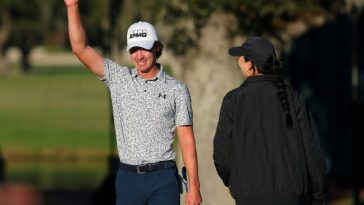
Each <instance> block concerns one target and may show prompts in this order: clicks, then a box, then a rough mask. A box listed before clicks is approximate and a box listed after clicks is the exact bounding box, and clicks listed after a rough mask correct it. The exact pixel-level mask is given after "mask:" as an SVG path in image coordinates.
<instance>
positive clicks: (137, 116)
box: [102, 59, 192, 165]
mask: <svg viewBox="0 0 364 205" xmlns="http://www.w3.org/2000/svg"><path fill="white" fill-rule="evenodd" d="M104 68H105V77H104V79H102V80H103V81H104V83H105V84H106V85H107V86H108V88H109V90H110V93H111V101H112V108H113V115H114V123H115V131H116V138H117V148H118V153H119V157H120V161H121V162H123V163H126V164H132V165H140V164H146V163H154V162H158V161H165V160H175V153H174V150H173V140H174V135H175V131H176V128H177V127H178V126H183V125H192V106H191V97H190V93H189V90H188V88H187V86H186V85H185V84H184V83H182V82H181V81H178V80H176V79H174V78H172V77H171V76H169V75H167V74H166V73H165V72H164V71H163V67H162V66H161V69H160V71H159V73H158V74H157V75H156V76H155V77H154V78H152V79H143V78H141V77H140V76H139V75H138V73H137V71H136V69H135V68H133V69H129V68H127V67H123V66H120V65H118V64H117V63H115V62H113V61H111V60H109V59H105V60H104Z"/></svg>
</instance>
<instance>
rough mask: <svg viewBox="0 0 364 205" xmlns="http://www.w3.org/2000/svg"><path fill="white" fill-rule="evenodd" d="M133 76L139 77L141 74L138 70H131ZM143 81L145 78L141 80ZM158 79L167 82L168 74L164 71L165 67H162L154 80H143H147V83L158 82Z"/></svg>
mask: <svg viewBox="0 0 364 205" xmlns="http://www.w3.org/2000/svg"><path fill="white" fill-rule="evenodd" d="M131 76H132V77H134V78H137V77H139V74H138V72H137V69H136V68H133V69H131ZM141 79H143V78H141ZM158 79H162V80H163V81H164V82H166V81H167V80H166V73H165V72H164V70H163V65H160V68H159V72H158V73H157V75H156V76H154V77H153V78H150V79H143V80H145V81H156V80H158Z"/></svg>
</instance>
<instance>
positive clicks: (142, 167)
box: [119, 160, 176, 174]
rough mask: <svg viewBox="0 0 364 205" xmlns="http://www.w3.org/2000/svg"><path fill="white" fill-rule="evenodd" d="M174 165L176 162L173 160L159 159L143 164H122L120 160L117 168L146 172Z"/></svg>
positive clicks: (139, 172)
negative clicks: (158, 160)
mask: <svg viewBox="0 0 364 205" xmlns="http://www.w3.org/2000/svg"><path fill="white" fill-rule="evenodd" d="M173 167H176V162H175V161H173V160H169V161H160V162H156V163H149V164H143V165H130V164H124V163H122V162H120V163H119V168H120V169H123V170H126V171H131V172H137V173H138V174H144V173H147V172H153V171H157V170H161V169H168V168H173Z"/></svg>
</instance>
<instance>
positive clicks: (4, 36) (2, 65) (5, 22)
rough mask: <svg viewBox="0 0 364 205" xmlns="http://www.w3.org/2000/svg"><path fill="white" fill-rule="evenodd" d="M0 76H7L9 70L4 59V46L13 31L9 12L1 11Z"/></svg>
mask: <svg viewBox="0 0 364 205" xmlns="http://www.w3.org/2000/svg"><path fill="white" fill-rule="evenodd" d="M0 25H1V27H0V75H6V74H7V73H8V71H9V70H8V69H7V66H6V62H5V60H6V59H5V58H4V56H3V55H4V45H5V43H6V41H7V40H8V38H9V35H10V31H11V18H10V14H9V12H8V11H7V10H2V11H0Z"/></svg>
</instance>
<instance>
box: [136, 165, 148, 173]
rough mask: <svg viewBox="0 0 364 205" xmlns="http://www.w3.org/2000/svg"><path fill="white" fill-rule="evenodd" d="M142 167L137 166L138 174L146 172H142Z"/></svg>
mask: <svg viewBox="0 0 364 205" xmlns="http://www.w3.org/2000/svg"><path fill="white" fill-rule="evenodd" d="M140 167H141V166H137V167H136V170H137V173H138V174H145V173H146V172H142V171H140Z"/></svg>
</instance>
